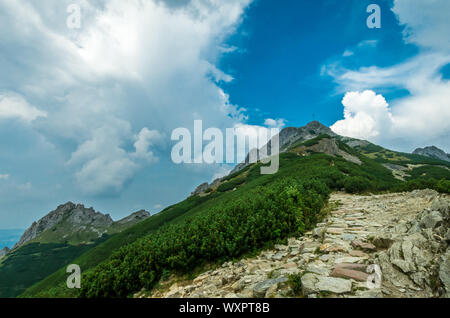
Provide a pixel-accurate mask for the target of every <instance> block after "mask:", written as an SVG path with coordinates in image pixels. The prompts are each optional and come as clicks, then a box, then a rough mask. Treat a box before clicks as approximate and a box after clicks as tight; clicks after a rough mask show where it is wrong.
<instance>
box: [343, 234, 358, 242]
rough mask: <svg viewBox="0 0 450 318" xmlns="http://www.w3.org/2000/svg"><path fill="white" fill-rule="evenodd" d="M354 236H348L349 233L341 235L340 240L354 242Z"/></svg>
mask: <svg viewBox="0 0 450 318" xmlns="http://www.w3.org/2000/svg"><path fill="white" fill-rule="evenodd" d="M355 238H356V236H355V235H354V234H349V233H342V239H344V240H346V241H353V240H355Z"/></svg>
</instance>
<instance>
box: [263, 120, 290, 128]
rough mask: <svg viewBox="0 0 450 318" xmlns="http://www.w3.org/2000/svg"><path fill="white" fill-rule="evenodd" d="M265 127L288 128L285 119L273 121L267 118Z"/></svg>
mask: <svg viewBox="0 0 450 318" xmlns="http://www.w3.org/2000/svg"><path fill="white" fill-rule="evenodd" d="M264 125H265V126H268V127H269V128H279V129H282V128H283V127H284V126H286V120H285V119H272V118H267V119H266V120H265V121H264Z"/></svg>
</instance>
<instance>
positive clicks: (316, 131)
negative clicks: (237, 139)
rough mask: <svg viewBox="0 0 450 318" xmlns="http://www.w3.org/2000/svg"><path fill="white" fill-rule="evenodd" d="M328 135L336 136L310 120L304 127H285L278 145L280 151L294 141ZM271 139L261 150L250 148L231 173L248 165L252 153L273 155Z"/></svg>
mask: <svg viewBox="0 0 450 318" xmlns="http://www.w3.org/2000/svg"><path fill="white" fill-rule="evenodd" d="M324 134H326V135H329V136H331V137H336V136H338V135H336V134H335V133H334V132H333V131H332V130H331V129H330V128H329V127H327V126H325V125H323V124H321V123H320V122H318V121H312V122H310V123H308V124H307V125H306V126H304V127H299V128H295V127H287V128H284V129H282V130H281V131H280V134H279V147H280V153H281V152H285V151H287V150H288V149H289V147H291V146H292V145H293V144H294V143H296V142H302V141H307V140H311V139H313V138H316V137H318V136H320V135H324ZM271 144H272V141H270V142H269V143H268V144H267V145H265V146H263V147H262V151H261V150H259V151H258V150H257V149H251V150H250V152H249V154H248V155H247V157H246V158H245V160H244V162H242V163H240V164H238V165H237V166H236V167H235V168H234V169H233V170H232V171H231V174H233V173H235V172H238V171H240V170H242V169H244V168H245V167H246V166H248V165H249V162H250V160H249V159H250V157H251V156H252V155H253V156H254V157H255V158H257V159H258V160H261V159H262V156H261V155H260V153H261V152H262V153H264V154H267V155H273V154H272V149H271Z"/></svg>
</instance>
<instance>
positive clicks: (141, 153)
mask: <svg viewBox="0 0 450 318" xmlns="http://www.w3.org/2000/svg"><path fill="white" fill-rule="evenodd" d="M134 138H135V140H136V142H135V143H134V148H135V149H136V152H135V153H134V154H133V155H134V156H136V157H137V158H144V159H146V160H148V161H150V162H152V161H154V160H156V159H157V158H156V157H155V156H154V155H153V152H151V151H150V149H149V148H150V146H152V145H153V144H154V143H155V142H161V141H162V136H161V134H160V133H159V132H158V131H157V130H149V129H148V128H147V127H144V128H142V130H141V131H140V132H139V134H138V135H136V136H135V137H134Z"/></svg>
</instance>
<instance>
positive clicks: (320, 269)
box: [306, 263, 330, 276]
mask: <svg viewBox="0 0 450 318" xmlns="http://www.w3.org/2000/svg"><path fill="white" fill-rule="evenodd" d="M306 271H307V272H311V273H314V274H318V275H322V276H328V275H329V274H330V270H329V269H328V268H326V267H325V266H324V265H319V264H316V263H312V264H308V266H307V267H306Z"/></svg>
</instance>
